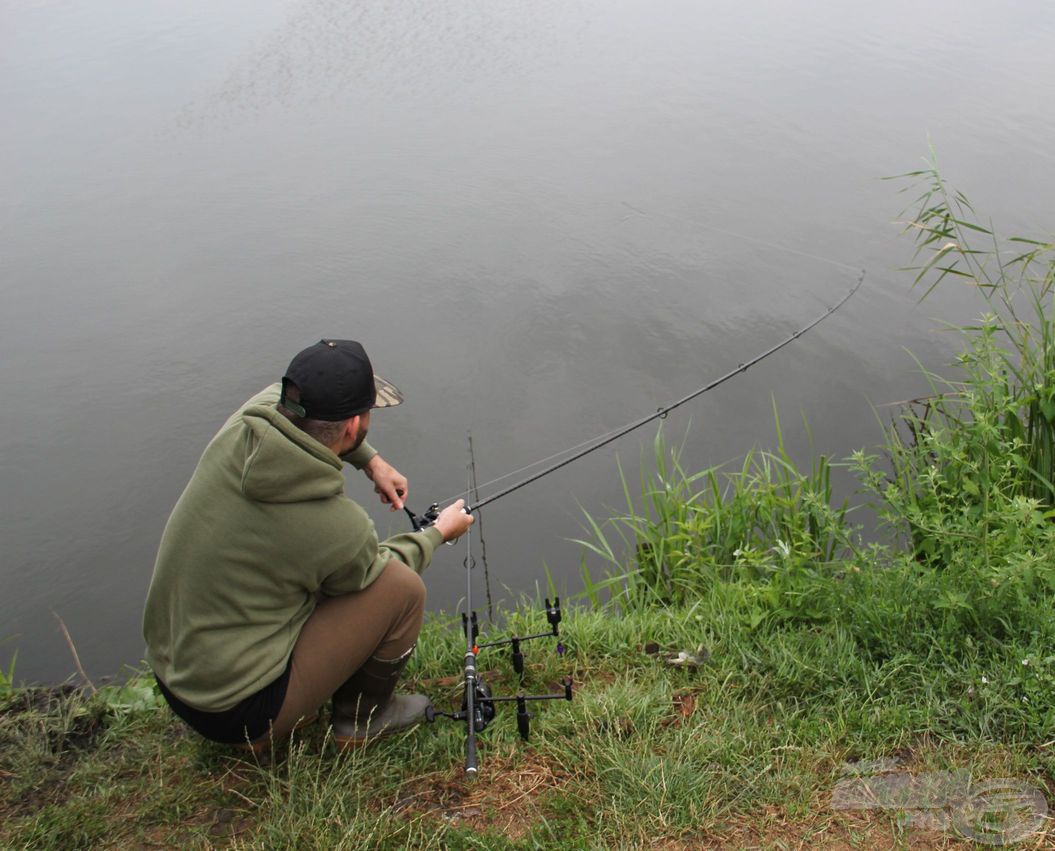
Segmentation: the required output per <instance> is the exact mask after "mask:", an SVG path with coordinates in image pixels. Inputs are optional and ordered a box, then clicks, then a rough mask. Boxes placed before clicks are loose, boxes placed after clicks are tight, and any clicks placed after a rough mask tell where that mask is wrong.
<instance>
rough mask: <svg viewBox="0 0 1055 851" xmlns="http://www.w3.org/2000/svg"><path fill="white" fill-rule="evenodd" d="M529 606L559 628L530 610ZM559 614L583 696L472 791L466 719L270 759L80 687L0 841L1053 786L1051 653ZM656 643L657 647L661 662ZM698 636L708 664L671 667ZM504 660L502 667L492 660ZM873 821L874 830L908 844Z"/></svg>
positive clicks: (520, 829) (618, 830) (383, 836)
mask: <svg viewBox="0 0 1055 851" xmlns="http://www.w3.org/2000/svg"><path fill="white" fill-rule="evenodd" d="M722 605H723V606H727V604H726V603H724V602H723V604H722ZM517 617H519V618H521V619H522V620H523V621H524V622H525V624H534V625H536V626H538V627H542V625H543V620H542V617H541V615H539V614H537V613H536V612H535V611H533V610H527V609H526V610H523V611H521V612H520V613H518V615H517ZM566 623H567V628H566V632H567V637H566V639H565V642H566V644H567V645H568V648H569V653H568V655H567V656H566V657H565V658H564V659H563V660H560V659H558V658H556V657H555V656H550V655H549V654H544V653H541V652H536V653H534V654H533V657H532V660H531V661H532V662H533V665H532V667H531V670H530V675H531V681H532V683H533V684H534V685H535V687H540V688H545V687H546V685H547V684H548V683H551V682H553V681H555V680H556V679H558V677H559V676H560V675H562V674H563V673H565V672H567V671H569V670H570V671H571V672H572V673H573V674H574V676H575V680H576V684H577V697H576V700H575V701H574V702H572V703H571V704H567V703H564V702H562V701H561V702H554V703H553V704H550V705H548V706H546V707H545V708H543V709H540V710H539V711H538V713H537V715H536V718H535V719H534V723H533V731H532V741H531V742H529V743H527V744H522V743H520V742H519V740H518V738H517V736H516V732H515V723H514V719H513V717H512V715H504V716H500V717H499V719H498V720H497V721H496V722H495V723H494V724H493V725H492V726H491V727H490V728H488V730H486V731H485V732H484V733H483V734H482V735H481V742H482V750H481V757H482V764H483V770H482V775H481V777H480V779H479V780H478V781H477V782H476V783H467V782H466V781H465V780H464V778H463V775H462V771H461V766H462V762H463V748H464V738H463V735H462V730H461V728H460V726H459V725H455V724H449V723H448V724H440V725H436V726H431V727H422V728H419V729H416V730H414V731H411V732H409V733H406V734H403V735H400V736H398V737H395V738H394V739H391V740H388V741H386V742H384V743H378V744H376V745H374V746H372V747H369V748H366V749H363V750H359V751H355V752H353V753H350V754H346V755H341V754H338V753H336V752H335V751H334V749H333V747H332V742H330V740H329V739H328V737H327V735H326V733H325V730H324V727H323V726H322V725H318V726H316V727H314V728H311V729H309V731H307V732H306V734H305V735H303V736H298V737H297V738H296V739H294V741H293V742H292V744H290V745H285V746H283V747H281V748H280V750H279V752H278V753H277V754H276V755H275V756H274V757H267V758H259V759H258V758H253V757H251V756H249V755H245V754H241V753H239V752H236V751H233V750H231V749H228V748H223V747H220V746H215V745H212V744H209V743H207V742H204V741H202V740H200V739H198V738H197V737H196V736H194V735H193V734H191V733H189V732H188V731H187V730H186V729H185V728H183V727H182V725H181V724H180V723H179V722H178V721H176V720H175V719H174V718H172V717H171V715H170V714H169V713H168V710H167V709H166V708H164V707H163V706H158V705H156V704H151V703H149V702H147V701H143V702H141V703H139V704H138V705H137V706H135V707H134V708H132V709H127V708H124V707H118V708H115V707H114V706H113V705H110V704H108V703H107V700H108V699H107V697H106V695H105V694H100V695H99V696H95V697H89V696H86V695H84V694H81V693H79V692H76V691H71V692H69V693H68V694H65V695H61V696H52V697H51V698H50V699H48V700H45V699H43V697H41V698H39V699H34V700H33V701H31V702H30V704H31V705H26V706H24V707H22V708H21V709H16V710H14V711H12V710H11V709H10V708H9V709H8V710H7V711H5V712H4V713H3V714H2V715H0V764H2V765H3V766H4V771H5V774H6V775H7V776H6V778H5V781H4V783H3V784H2V786H0V816H2V818H0V845H3V846H4V847H23V846H28V847H34V848H78V847H98V846H100V845H108V846H110V847H118V846H121V847H127V846H128V845H133V844H135V843H137V842H138V843H146V842H158V843H161V844H165V845H179V846H180V847H206V846H210V845H216V844H228V845H232V846H235V847H259V848H272V847H300V846H310V847H333V848H364V847H369V848H389V847H391V848H396V847H400V848H401V847H413V848H503V847H508V848H532V847H542V848H554V849H556V848H568V847H583V848H613V847H651V846H652V845H654V844H655V843H656V842H657V841H659V840H660V839H663V840H666V841H669V842H672V843H679V842H680V843H685V844H686V847H692V846H693V844H695V843H699V842H704V841H716V840H720V839H721V838H722V837H725V836H731V835H733V833H736V831H739V830H743V829H746V828H745V826H748V825H749V826H751V829H752V830H753V829H756V828H757V827H758V825H759V824H763V823H764V824H768V825H770V827H769V828H767V829H772V830H775V831H785V830H789V829H790V830H800V829H801V830H807V829H808V828H809V827H810V826H813V827H815V828H818V829H819V828H820V827H821V826H824V825H831V824H832V819H833V818H834V816H833V814H832V813H831V812H830V811H829V810H828V807H827V803H826V795H827V794H828V793H829V792H830V790H831V788H832V787H833V785H834V783H835V782H836V781H837V779H838V777H839V770H840V767H841V766H842V765H843V764H844V763H845V762H847V761H848V760H855V759H874V758H879V757H889V756H891V755H894V754H900V755H901V756H902V758H903V759H904V760H905V761H906V764H907V765H908V766H910V767H913V768H916V769H919V770H924V769H928V770H929V769H934V768H937V767H961V768H966V769H968V770H970V771H972V772H973V773H974V775H975V776H976V777H978V778H984V777H994V776H1015V777H1019V778H1022V779H1030V780H1033V781H1034V782H1036V783H1038V784H1041V785H1044V786H1047V784H1049V783H1050V782H1051V769H1052V767H1053V766H1052V760H1051V756H1050V743H1049V744H1048V745H1043V743H1044V742H1048V739H1045V738H1038V734H1039V730H1040V727H1038V725H1041V726H1043V724H1044V723H1047V722H1043V721H1041V720H1038V717H1037V716H1036V715H1034V714H1031V713H1030V712H1029V711H1028V710H1027V709H1019V707H1020V706H1022V707H1026V706H1027V704H1024V703H1022V701H1021V697H1022V696H1023V695H1025V696H1033V698H1034V699H1035V700H1037V701H1038V702H1039V700H1040V696H1041V695H1042V694H1043V693H1044V692H1045V690H1046V689H1048V688H1049V684H1050V682H1051V677H1052V674H1053V673H1055V659H1051V658H1043V657H1040V656H1034V657H1031V658H1030V662H1031V664H1030V665H1029V666H1023V665H1022V664H1021V658H1027V657H1025V656H1021V658H1020V652H1021V650H1022V649H1021V648H1014V652H1012V648H1006V649H1005V651H1004V652H1002V653H999V654H989V655H986V656H984V657H982V656H978V655H976V656H975V657H972V658H946V657H944V656H942V655H941V654H937V653H936V654H933V655H932V656H931V657H924V658H921V657H917V656H912V655H909V654H905V655H902V656H898V657H894V658H889V659H885V660H877V659H875V658H873V657H872V655H871V654H869V653H868V652H866V651H865V650H863V649H862V648H861V646H860V645H859V643H858V642H856V641H855V640H854V638H853V636H852V635H851V634H850V633H849V632H848V631H847V630H846V629H845V628H843V627H841V626H839V625H836V624H832V625H828V626H823V627H814V628H811V629H809V630H803V629H800V628H793V627H789V626H787V625H781V624H771V625H763V626H761V627H756V628H755V629H752V630H748V629H746V628H745V627H744V624H743V620H742V619H741V618H739V617H736V616H734V613H733V612H731V611H729V610H728V608H726V609H725V611H724V612H721V611H715V610H712V609H709V608H708V604H707V603H699V602H698V603H697V604H696V605H693V606H678V607H664V608H654V609H637V610H624V611H621V612H620V614H619V617H613V616H612V612H611V611H610V610H593V609H581V610H577V611H575V612H573V613H571V614H569V616H568V617H567V618H566ZM650 643H655V644H657V645H659V647H660V648H661V652H660V653H646V652H645V650H644V645H646V644H650ZM701 644H702V645H704V648H705V650H706V656H707V661H706V663H705V664H704V665H702V666H701V667H699V668H694V669H682V668H677V667H673V666H671V665H669V664H667V663H666V662H665V661H664V660H663V658H662V653H663V652H666V651H671V652H673V651H678V650H685V649H688V650H691V651H695V650H696V649H697V648H698V647H699V646H700V645H701ZM422 646H423V647H428V648H431V649H430V652H429V653H427V654H422V656H421V658H419V659H418V660H416V662H415V663H414V665H413V667H412V669H411V670H410V672H409V676H410V680H411V683H412V684H416V685H417V686H419V687H422V688H424V689H425V690H427V691H428V692H429V693H430V694H431V695H433V696H434V698H435V699H436V700H437V701H442V700H443V699H444V696H445V695H451V696H453V695H452V692H455V691H457V687H456V686H454V687H445V686H443V685H441V684H438V683H437V682H436V680H437V679H438V678H444V677H447V676H449V675H450V674H451V672H452V671H453V670H454V669H455V667H456V664H457V660H458V658H459V656H460V650H461V647H460V640H459V636H458V634H457V633H455V632H454V631H452V630H451V629H449V626H448V624H447V623H445V622H444V621H442V620H436V621H434V622H432V623H430V624H429V625H428V626H427V628H426V631H425V634H424V636H423V641H422ZM650 649H651V648H650ZM982 658H984V660H985V665H984V667H980V665H981V660H982ZM492 665H493V666H494V667H502V668H505V669H507V668H508V666H507V665H506V664H505V661H504V660H502V661H501V663H500V662H499V660H498V659H495V660H488V659H487V658H484V665H483V667H484V668H490V667H492ZM982 677H985V679H986V680H987V681H988V682H987V683H983V680H982ZM502 679H503V678H502V677H499V679H498V682H497V683H496V684H500V683H501V682H502ZM137 687H138V686H137ZM503 687H504V688H509V685H508V683H506V684H505V685H504V686H503ZM1049 729H1050V728H1049ZM465 814H467V815H465ZM760 814H765V816H764V819H762V816H761V815H760ZM875 818H876V819H877V820H878V822H877V824H878V827H877V826H876V824H871V826H869V825H865V827H864V829H865V834H866V836H869V837H871V839H869V840H868V841H872V839H874V831H875V830H877V829H878V830H881V831H882V832H884V835H886V834H890V835H893V834H892V833H891V831H892V830H893V829H892V828H891V827H890V826H889V825H887V824H886V823H884V822H883V821H882V819H883V818H884V817H883V815H882V814H878V815H877V816H875ZM760 819H762V820H761V821H760ZM835 824H836V828H833V829H837V830H840V831H842V830H846V829H848V827H847V826H846V825H841V823H839V822H838V821H836V822H835ZM789 825H790V827H789ZM730 832H732V833H730ZM730 841H732V840H730ZM737 841H739V840H737ZM862 847H867V844H866V845H864V846H862Z"/></svg>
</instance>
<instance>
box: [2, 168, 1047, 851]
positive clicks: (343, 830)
mask: <svg viewBox="0 0 1055 851" xmlns="http://www.w3.org/2000/svg"><path fill="white" fill-rule="evenodd" d="M911 177H912V178H913V179H914V180H915V185H918V186H919V185H921V187H922V194H921V195H920V196H919V198H918V199H917V201H916V206H915V207H914V211H913V215H912V217H911V220H910V222H909V224H908V229H909V231H910V232H911V233H912V234H913V235H914V236H915V238H916V240H917V243H918V247H919V250H920V254H919V258H920V265H919V266H918V267H917V268H916V272H917V277H916V284H917V286H919V287H920V288H921V290H922V292H923V298H926V297H927V295H929V293H930V292H932V291H933V289H934V287H935V286H937V285H939V284H942V285H948V284H949V283H951V282H953V281H956V282H963V283H967V284H969V285H971V286H973V287H975V288H976V289H977V291H978V292H979V293H980V295H981V296H982V297H983V299H984V304H985V309H986V313H985V315H984V316H983V317H982V319H981V320H980V321H979V322H978V323H977V324H975V325H972V326H970V327H966V328H962V329H960V333H961V334H962V339H963V343H964V346H963V352H962V354H961V355H960V356H959V358H958V360H957V367H958V370H959V374H958V375H957V377H956V378H955V379H948V378H941V377H939V376H937V375H931V376H930V377H931V381H932V387H933V393H932V395H931V396H930V397H928V398H927V399H921V400H918V401H917V402H916V403H914V404H913V405H910V406H908V407H907V408H906V409H905V410H904V411H903V412H902V414H901V415H900V416H899V417H898V418H897V419H896V421H895V422H894V423H893V424H892V425H891V426H890V428H889V429H888V430H887V433H886V443H885V446H884V447H883V448H882V450H881V451H879V452H876V453H870V452H865V451H860V452H857V453H855V454H854V455H853V456H852V457H851V458H849V459H847V460H846V461H844V462H840V463H844V464H846V465H848V466H849V468H850V469H852V470H853V471H854V473H855V474H856V476H857V477H858V480H859V482H860V483H861V488H862V490H863V492H864V493H865V494H866V496H867V499H868V500H869V501H870V502H871V504H872V506H873V509H874V510H875V512H876V513H877V514H878V516H879V517H880V518H881V519H882V520H883V521H884V523H885V524H886V525H887V528H888V529H889V531H890V535H889V536H888V542H887V543H885V544H870V545H863V544H862V543H861V541H860V539H859V535H858V530H857V529H856V528H855V526H854V525H853V523H852V519H853V513H852V511H851V510H850V509H849V508H848V507H847V506H846V505H845V504H835V502H834V501H833V497H832V487H831V471H832V468H833V462H832V461H831V460H830V459H828V458H825V457H824V456H819V457H818V458H817V459H816V460H814V461H813V462H812V465H811V466H810V468H809V469H808V470H801V469H800V468H799V467H798V466H797V465H796V464H795V463H794V462H793V460H792V459H791V458H790V456H789V454H788V453H787V452H786V450H785V448H784V444H783V439H782V426H781V423H780V421H779V418H778V419H777V422H776V429H777V438H776V441H775V448H774V449H771V450H766V451H754V452H751V453H749V454H748V456H747V457H746V459H745V460H744V462H743V464H742V465H741V466H740V467H739V468H738V469H736V470H733V471H723V470H719V469H709V470H705V471H703V472H688V471H687V470H686V465H685V462H684V460H683V459H682V457H681V454H680V453H679V452H678V451H677V450H670V449H668V448H667V447H666V445H665V443H664V441H663V438H662V435H661V436H659V437H657V440H656V443H655V446H654V464H653V465H652V467H651V469H650V470H648V471H646V472H645V473H644V474H643V478H642V480H641V482H640V484H639V486H638V487H637V488H631V486H630V485H629V483H628V482H627V481H626V478H625V477H624V478H623V482H624V492H625V498H626V511H625V512H623V513H622V514H621V515H620V516H616V517H613V518H609V519H606V520H604V521H600V520H598V519H595V518H593V517H589V516H587V518H586V531H587V534H586V535H585V537H584V540H583V544H584V548H585V550H586V552H587V556H588V559H587V558H584V565H583V580H584V586H585V590H584V593H583V597H582V599H583V602H584V606H583V607H582V608H581V609H580V610H578V611H576V612H575V613H573V614H572V615H571V616H569V617H567V618H566V624H567V628H566V638H565V642H564V643H565V644H566V645H567V646H568V648H569V654H568V655H567V656H566V657H565V658H564V659H563V660H558V659H556V658H546V659H543V657H542V655H541V654H536V655H535V658H534V662H535V664H534V665H533V666H532V668H531V670H530V675H531V677H532V678H533V680H534V682H535V684H536V685H538V686H544V685H545V684H547V683H553V682H555V681H556V680H557V679H558V677H559V676H560V675H562V674H564V673H566V672H567V670H568V669H569V668H571V670H572V671H573V673H574V678H575V680H576V686H577V693H578V697H577V698H576V700H575V701H574V702H573V703H571V704H563V703H555V704H553V705H549V706H547V707H545V708H544V709H541V710H540V711H539V712H538V715H537V717H536V719H535V722H534V724H533V728H534V729H533V737H532V741H531V742H530V743H528V744H526V745H525V744H521V743H519V742H518V741H517V740H516V733H515V724H514V723H513V719H512V717H511V716H501V715H500V717H499V719H498V720H497V721H496V722H495V723H494V724H493V725H492V726H491V727H490V728H489V729H488V731H487V732H486V733H485V734H484V735H483V736H481V742H482V748H483V750H482V753H481V757H482V763H483V769H482V776H481V777H480V779H479V780H478V781H477V782H476V783H475V784H470V783H467V782H466V781H464V779H463V778H462V774H461V763H462V748H463V740H462V732H461V729H460V728H459V727H457V726H456V725H441V726H437V727H435V728H431V729H418V730H415V731H411V732H408V733H406V734H404V735H400V736H399V737H397V738H395V739H394V740H392V741H389V742H387V743H385V744H384V745H383V746H382V745H378V746H370V747H367V748H365V749H362V750H358V751H355V752H353V753H349V754H344V755H341V754H337V753H335V751H334V748H333V746H332V742H331V741H330V740H329V739H328V737H327V734H326V731H325V727H324V726H323V725H317V726H315V727H312V728H309V729H308V730H307V731H305V732H304V733H303V734H299V735H298V736H297V737H295V738H294V739H293V740H292V742H291V743H283V744H280V745H278V746H277V748H276V751H275V753H274V755H272V756H267V757H253V756H252V755H251V754H248V753H243V752H239V751H236V750H232V749H229V748H223V747H220V746H214V745H211V744H209V743H206V742H203V741H201V740H200V739H198V738H197V737H195V736H194V735H193V734H190V733H188V732H187V731H186V730H185V729H184V728H183V727H182V726H180V724H179V723H178V722H176V721H174V720H173V718H172V717H171V715H170V714H169V713H168V711H167V710H166V709H164V707H163V706H160V707H159V703H158V699H157V695H156V692H155V691H154V689H153V688H152V687H151V685H150V681H149V680H148V679H146V678H144V677H143V676H142V674H139V675H137V676H136V677H133V678H132V679H131V680H130V681H129V682H128V683H127V684H126V685H124V686H122V687H120V688H114V687H110V688H103V689H100V691H99V692H98V694H94V695H88V694H86V693H84V692H82V691H80V690H77V689H72V688H65V689H60V690H51V691H35V690H26V689H21V690H20V689H12V688H10V683H11V682H12V680H13V671H12V670H8V671H7V672H6V673H4V674H3V675H0V706H2V707H4V708H3V709H2V710H0V845H2V846H5V847H6V846H11V847H23V846H26V847H41V848H52V847H54V848H59V847H62V848H70V847H94V846H99V845H111V846H122V847H124V846H128V845H132V844H136V843H139V844H160V845H165V846H179V847H195V846H199V847H202V846H210V845H219V844H222V845H230V846H232V847H301V846H304V847H333V848H362V847H377V848H388V847H391V848H397V847H398V848H403V847H414V848H488V849H491V848H554V849H556V848H562V849H563V848H611V847H617V848H623V847H627V848H635V847H655V846H660V847H669V848H682V847H683V848H697V847H709V846H715V845H725V846H729V847H751V846H763V847H790V846H793V845H794V846H796V847H798V846H803V847H811V846H830V845H839V844H841V847H861V848H874V847H893V846H898V845H908V844H910V843H911V844H916V842H917V840H918V837H917V836H916V834H913V833H911V832H910V830H909V828H907V827H906V826H905V825H904V823H903V821H902V820H899V818H898V816H899V814H898V813H896V812H883V811H880V810H873V811H867V812H865V811H862V812H833V811H832V808H831V791H832V788H833V786H834V785H835V784H836V782H837V781H838V780H839V778H840V777H841V776H842V774H843V773H844V772H847V771H851V772H852V771H853V770H854V768H853V766H854V765H855V764H860V763H859V762H858V761H862V760H864V761H868V760H877V759H884V758H886V759H890V758H896V759H898V760H900V765H901V766H902V767H904V768H906V769H910V770H913V771H925V770H935V769H944V770H952V769H962V770H965V771H967V772H969V773H970V775H971V777H972V778H974V779H975V780H983V779H986V778H995V777H1014V778H1018V779H1020V780H1023V781H1028V782H1030V783H1032V784H1033V785H1035V786H1036V787H1038V788H1041V789H1044V790H1045V791H1046V792H1049V793H1050V792H1051V790H1052V789H1053V788H1055V786H1053V778H1055V754H1053V751H1052V747H1053V744H1055V741H1053V740H1055V701H1053V700H1052V697H1053V693H1055V650H1052V648H1053V647H1055V642H1053V640H1052V639H1053V638H1055V614H1053V612H1055V606H1053V604H1055V538H1053V535H1055V531H1053V530H1055V523H1053V520H1055V487H1053V482H1055V467H1053V465H1055V351H1053V347H1055V327H1053V324H1052V323H1053V312H1052V304H1051V300H1052V288H1053V284H1055V246H1053V245H1051V244H1043V243H1039V242H1033V241H1028V240H1022V239H1013V240H1009V241H1007V242H1006V243H1002V242H1000V241H999V240H998V239H997V238H996V237H994V236H993V234H992V232H991V228H987V227H984V226H983V225H981V224H979V223H978V221H977V220H976V219H977V217H976V216H975V215H974V211H973V210H972V208H971V206H970V204H969V202H968V201H967V199H966V198H965V197H964V196H963V195H962V194H960V193H957V192H953V191H951V190H949V189H948V188H947V187H946V185H945V184H944V182H943V180H942V178H941V176H940V175H939V174H938V172H937V170H936V169H934V168H928V169H926V170H924V171H921V172H917V173H914V174H913V175H911ZM1008 246H1011V247H1012V249H1018V250H1012V251H1011V252H1010V253H1008ZM598 559H599V560H600V563H601V567H600V568H598V564H597V561H598ZM591 565H592V566H591ZM599 571H603V575H600V572H599ZM613 615H618V616H613ZM507 618H508V620H509V623H510V625H511V627H512V628H514V629H517V630H534V629H544V628H545V625H544V623H543V622H542V618H541V615H540V614H538V613H537V612H536V611H535V610H534V606H531V605H526V604H525V605H522V606H520V607H518V608H517V609H515V610H513V611H511V612H508V613H507ZM459 640H460V636H459V633H458V632H457V630H456V629H453V628H452V626H451V624H449V623H448V622H446V621H445V620H443V619H436V620H433V621H430V622H429V623H428V624H427V625H426V631H425V635H424V637H423V640H422V642H421V643H420V645H419V647H420V648H421V652H420V653H419V655H418V656H417V658H416V659H415V660H414V662H413V664H412V667H411V669H410V680H411V683H412V685H415V686H417V687H420V688H423V689H425V690H426V691H428V692H429V693H430V694H431V695H433V697H434V698H435V699H436V700H437V701H438V702H440V703H442V702H444V701H446V700H450V701H452V702H454V701H457V697H458V694H459V682H458V679H457V678H456V677H450V676H447V675H449V674H450V673H451V670H452V662H453V661H454V660H457V659H458V658H459V657H460V651H459ZM481 663H482V667H483V668H485V669H486V668H488V667H490V665H491V661H490V660H489V659H488V657H486V656H483V657H482V658H481ZM496 666H497V667H500V668H502V669H505V668H507V665H506V664H505V663H504V662H503V663H502V664H501V665H496ZM497 680H498V682H499V686H498V687H499V688H506V689H509V688H511V684H509V683H508V682H507V683H504V684H502V683H501V677H500V675H499V676H498V677H497ZM1049 797H1050V795H1049ZM932 838H933V837H932ZM1042 841H1043V840H1042V839H1037V840H1035V842H1042ZM934 844H935V845H941V846H942V847H948V846H952V845H956V844H958V842H957V840H955V839H954V838H953V837H952V836H949V835H946V836H940V837H938V838H937V839H934Z"/></svg>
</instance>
